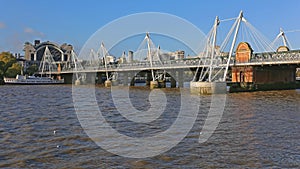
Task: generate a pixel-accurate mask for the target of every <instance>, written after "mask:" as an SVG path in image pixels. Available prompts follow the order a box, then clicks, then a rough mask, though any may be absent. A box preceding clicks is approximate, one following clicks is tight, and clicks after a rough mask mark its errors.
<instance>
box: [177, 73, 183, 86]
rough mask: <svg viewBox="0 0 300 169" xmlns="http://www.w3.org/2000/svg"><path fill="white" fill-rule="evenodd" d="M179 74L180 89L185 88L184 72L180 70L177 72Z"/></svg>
mask: <svg viewBox="0 0 300 169" xmlns="http://www.w3.org/2000/svg"><path fill="white" fill-rule="evenodd" d="M177 73H178V78H177V79H178V87H179V88H183V82H184V77H183V73H184V72H183V70H179V71H177Z"/></svg>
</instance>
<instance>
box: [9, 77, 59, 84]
mask: <svg viewBox="0 0 300 169" xmlns="http://www.w3.org/2000/svg"><path fill="white" fill-rule="evenodd" d="M4 82H5V84H25V85H46V84H63V83H64V79H61V80H56V79H53V78H50V77H37V76H23V75H17V76H16V78H6V77H4Z"/></svg>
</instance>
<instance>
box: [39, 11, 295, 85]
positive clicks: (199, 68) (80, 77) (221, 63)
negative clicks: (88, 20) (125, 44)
mask: <svg viewBox="0 0 300 169" xmlns="http://www.w3.org/2000/svg"><path fill="white" fill-rule="evenodd" d="M228 20H235V22H234V24H233V26H232V28H231V29H230V31H229V33H228V35H227V37H226V38H225V40H224V41H223V43H222V45H221V46H220V47H219V49H220V50H221V52H220V51H217V45H216V43H217V42H216V39H217V30H218V27H219V24H220V23H221V22H223V21H228ZM242 23H244V24H245V27H247V28H249V29H250V30H251V31H248V32H253V33H252V34H250V35H247V36H248V37H250V40H252V42H251V44H253V46H251V45H250V42H248V41H247V42H245V41H244V39H243V40H242V41H241V42H240V43H239V44H238V46H237V47H236V43H237V41H238V35H239V31H240V28H241V25H242ZM244 29H245V28H244ZM247 36H246V37H247ZM243 37H245V36H243ZM229 39H232V43H231V44H230V43H229ZM280 39H281V40H282V42H283V45H282V46H279V47H278V48H277V50H275V49H274V46H272V45H274V44H275V42H276V41H278V40H280ZM141 44H146V48H144V49H138V50H137V52H139V51H144V52H145V53H143V56H145V57H144V58H145V59H144V60H135V61H133V60H132V58H130V55H129V54H128V57H127V58H126V55H125V53H124V54H123V55H122V57H120V58H119V60H118V61H116V60H114V59H113V57H111V56H110V55H109V52H108V51H107V49H106V48H105V46H104V43H102V44H101V46H100V48H99V49H98V51H97V53H96V52H94V50H91V53H90V57H89V58H90V59H89V60H81V61H80V59H79V58H78V57H77V55H76V53H75V52H74V51H72V52H71V59H70V62H53V61H50V62H49V64H54V65H56V67H57V69H54V70H51V71H48V72H43V73H44V74H52V75H55V76H58V77H61V76H62V77H63V78H67V76H70V75H73V74H75V75H76V79H75V81H77V82H78V83H80V81H81V83H82V82H83V83H84V81H86V79H90V78H87V77H86V76H88V75H92V74H94V75H92V78H95V76H96V77H97V78H98V79H99V78H100V79H102V78H103V77H104V78H105V79H106V81H120V79H122V78H120V76H118V74H122V75H123V76H124V74H126V73H134V74H135V75H136V74H137V73H138V72H146V74H147V75H146V76H147V77H145V78H146V79H148V81H150V82H152V83H153V85H154V87H157V86H159V81H166V79H167V77H168V75H167V74H168V73H169V72H171V71H173V72H174V71H175V72H176V71H177V72H180V71H183V70H191V71H192V72H193V78H192V79H191V81H193V82H209V83H212V82H226V83H227V84H228V83H229V81H228V80H230V79H231V80H230V83H239V84H241V83H243V86H245V83H247V86H250V88H253V85H254V84H256V85H257V84H261V83H267V84H270V83H272V84H273V83H278V82H282V83H287V82H288V83H297V81H296V79H299V77H300V75H299V73H300V72H298V73H296V71H297V70H299V69H298V67H299V65H300V50H290V48H291V47H290V43H289V42H288V40H287V37H286V35H285V33H284V32H283V30H282V29H280V33H279V34H278V36H277V37H276V39H275V41H273V42H272V43H271V42H268V41H267V40H265V39H263V37H261V36H260V33H259V32H258V31H257V30H256V29H255V28H254V27H253V26H252V25H251V24H250V23H249V22H248V21H247V20H246V19H245V18H244V16H243V13H242V12H240V14H239V16H238V17H237V18H233V19H225V20H220V19H219V18H218V17H216V19H215V23H214V25H213V27H212V29H211V31H210V32H209V34H208V36H207V43H206V46H205V48H204V50H203V52H202V53H201V54H199V55H198V56H194V57H189V58H177V59H169V60H164V59H162V58H161V50H160V47H159V46H158V47H156V46H155V45H154V43H153V42H152V40H151V38H150V34H149V33H146V36H145V38H144V40H143V42H142V43H141ZM141 46H142V45H141ZM253 47H254V48H256V51H260V52H258V53H254V52H253ZM226 48H229V52H222V51H225V49H226ZM235 48H236V49H235ZM234 50H235V51H234ZM45 53H46V52H45ZM131 55H132V54H131ZM131 57H132V56H131ZM271 66H273V68H272V69H268V67H271ZM260 67H264V68H265V70H264V72H268V75H267V74H266V73H260V72H261V71H260V69H259V68H260ZM274 67H277V68H278V69H277V68H276V69H274ZM278 70H281V71H282V72H285V73H283V74H281V75H282V76H284V77H283V78H282V79H285V80H282V79H280V78H277V79H276V78H273V79H272V78H270V77H273V76H276V75H274V74H272V73H270V72H272V71H274V72H276V73H278ZM166 72H167V73H166ZM177 74H178V73H177ZM259 74H261V75H259ZM254 75H255V76H254ZM298 75H299V77H298ZM169 76H170V73H169ZM263 76H265V77H266V76H268V77H266V78H269V81H266V82H264V81H262V80H259V79H262V78H263ZM286 76H287V77H286ZM292 76H293V78H294V79H293V78H291V77H292ZM296 76H297V77H296ZM126 77H127V75H126ZM182 77H183V75H181V76H180V77H177V79H178V78H182ZM123 79H124V78H123ZM67 81H68V80H67ZM69 81H70V80H69ZM92 81H93V80H92ZM123 81H125V82H124V83H127V80H123ZM71 82H74V79H73V80H71ZM110 85H111V84H109V85H108V86H110ZM125 85H126V84H125ZM162 86H164V85H162ZM173 86H174V85H173ZM175 86H176V85H175ZM240 86H241V85H240Z"/></svg>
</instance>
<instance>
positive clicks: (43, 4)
mask: <svg viewBox="0 0 300 169" xmlns="http://www.w3.org/2000/svg"><path fill="white" fill-rule="evenodd" d="M0 4H1V5H0V9H1V12H0V52H1V51H10V52H12V53H23V51H22V49H23V45H24V43H25V42H27V41H28V42H31V43H33V41H34V40H35V39H40V40H41V41H53V42H56V43H58V44H62V43H68V44H72V45H73V46H74V47H75V49H76V50H78V51H79V50H80V49H81V48H82V47H83V45H84V44H85V42H86V41H87V40H88V39H89V38H90V36H91V35H93V34H94V33H95V32H96V31H97V30H98V29H100V28H101V27H103V26H105V25H107V24H108V23H110V22H112V21H114V20H116V19H118V18H120V17H124V16H127V15H131V14H135V13H141V12H161V13H168V14H172V15H175V16H178V17H180V18H183V19H185V20H187V21H188V22H190V23H192V24H194V25H195V26H196V27H197V28H198V29H200V30H201V31H202V32H204V33H205V34H207V33H208V32H209V30H210V29H211V27H212V24H213V22H214V18H215V17H216V16H219V17H220V19H227V18H233V17H237V16H238V14H239V12H240V11H241V10H242V11H243V12H244V16H245V18H246V19H247V20H248V21H249V22H250V23H251V24H252V25H253V26H254V27H255V28H256V29H257V30H259V31H260V32H261V33H262V34H263V35H264V36H265V37H266V38H267V39H269V40H270V41H273V39H275V37H276V35H277V34H278V33H279V29H280V28H283V29H284V30H286V31H291V30H300V14H299V7H300V1H299V0H289V1H282V0H229V1H228V0H227V1H225V0H202V1H200V0H186V1H182V0H151V1H149V0H147V1H145V0H126V1H125V0H123V1H122V0H107V1H99V0H85V1H74V0H51V1H44V0H0ZM145 31H146V30H145ZM150 31H151V30H150ZM286 36H287V38H288V40H289V41H290V43H291V46H292V47H293V48H294V49H300V32H299V31H298V32H297V31H296V32H289V33H286Z"/></svg>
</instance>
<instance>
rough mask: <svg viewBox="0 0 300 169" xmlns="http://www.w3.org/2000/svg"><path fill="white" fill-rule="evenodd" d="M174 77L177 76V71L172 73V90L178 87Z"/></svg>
mask: <svg viewBox="0 0 300 169" xmlns="http://www.w3.org/2000/svg"><path fill="white" fill-rule="evenodd" d="M173 76H176V72H175V71H173V70H172V71H171V74H170V83H171V86H170V87H171V88H175V87H176V79H175V78H174V77H173Z"/></svg>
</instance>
